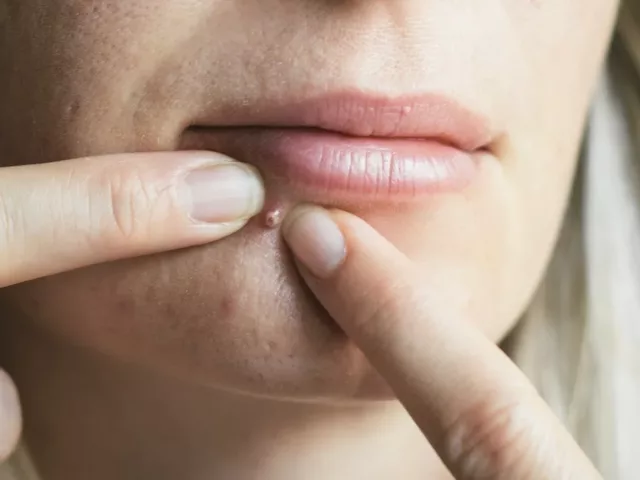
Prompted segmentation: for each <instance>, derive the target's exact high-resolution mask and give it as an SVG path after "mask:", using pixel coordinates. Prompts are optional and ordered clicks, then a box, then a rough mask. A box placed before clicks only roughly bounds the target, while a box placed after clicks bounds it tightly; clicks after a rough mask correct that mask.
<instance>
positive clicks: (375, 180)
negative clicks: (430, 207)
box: [181, 93, 496, 204]
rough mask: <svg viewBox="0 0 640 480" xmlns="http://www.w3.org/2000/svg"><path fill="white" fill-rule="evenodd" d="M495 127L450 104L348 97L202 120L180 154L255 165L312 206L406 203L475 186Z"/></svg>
mask: <svg viewBox="0 0 640 480" xmlns="http://www.w3.org/2000/svg"><path fill="white" fill-rule="evenodd" d="M222 121H223V122H224V126H223V125H221V122H222ZM216 123H217V125H216ZM489 125H490V124H489V122H488V121H487V120H486V119H485V118H483V117H482V116H481V115H479V114H477V113H475V112H472V111H470V110H468V109H465V108H464V107H462V106H461V105H459V104H458V103H456V102H455V101H453V100H451V99H449V98H447V97H444V96H439V95H422V96H412V97H404V98H396V99H388V98H386V97H379V96H369V95H363V94H360V93H358V94H356V93H342V94H337V95H330V96H324V97H321V98H314V99H311V100H306V101H301V102H297V103H290V104H284V105H283V104H277V105H276V104H274V105H261V106H259V107H258V106H255V108H254V109H253V111H251V110H250V109H247V108H240V109H238V111H236V112H233V113H231V114H229V116H228V117H227V118H225V119H221V120H216V122H213V121H211V120H208V119H206V118H203V119H197V121H196V122H195V123H194V124H193V126H191V127H189V128H188V129H187V130H186V131H185V134H184V135H183V139H182V144H181V148H184V149H204V150H213V151H216V152H219V153H223V154H225V155H228V156H230V157H232V158H234V159H236V160H238V161H241V162H244V163H249V164H252V165H255V166H256V167H257V168H258V169H259V170H261V171H262V173H263V174H264V175H265V178H267V179H269V180H274V182H272V183H275V184H277V185H278V186H279V187H281V186H284V187H285V188H286V189H287V191H288V192H296V193H299V196H300V197H302V198H304V200H306V201H314V202H320V203H324V204H337V203H345V202H346V203H350V202H363V201H366V202H376V201H380V202H389V201H392V202H393V201H400V202H402V201H412V200H414V199H416V198H418V197H422V196H424V195H432V194H434V193H439V192H451V191H456V190H461V189H464V188H465V187H466V186H467V185H468V184H469V183H470V182H472V181H473V179H474V178H475V176H476V174H477V172H478V169H479V167H480V164H481V163H482V162H483V161H484V160H486V159H487V157H492V154H491V145H492V144H493V142H494V141H495V139H496V134H495V133H494V132H493V131H492V129H491V128H490V126H489Z"/></svg>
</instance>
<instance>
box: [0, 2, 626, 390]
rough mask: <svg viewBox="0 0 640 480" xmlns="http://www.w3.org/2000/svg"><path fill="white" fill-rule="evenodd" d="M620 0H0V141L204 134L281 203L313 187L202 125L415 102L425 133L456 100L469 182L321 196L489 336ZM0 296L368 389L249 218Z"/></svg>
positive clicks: (537, 262) (282, 254) (374, 386)
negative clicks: (468, 153)
mask: <svg viewBox="0 0 640 480" xmlns="http://www.w3.org/2000/svg"><path fill="white" fill-rule="evenodd" d="M617 3H618V2H617V0H582V1H579V2H577V1H574V0H555V1H545V0H483V1H480V0H455V1H452V0H394V1H390V0H389V1H385V0H371V1H364V0H361V1H355V0H354V1H349V0H344V1H340V2H336V1H329V0H324V1H323V0H208V1H205V0H126V1H125V0H47V1H44V2H43V1H41V0H0V12H2V13H1V14H0V38H1V41H0V42H1V43H0V105H2V108H1V109H0V132H2V133H1V135H0V158H1V159H2V162H4V163H5V164H27V163H40V162H49V161H54V160H61V159H65V158H75V157H81V156H85V155H96V154H106V153H114V152H132V151H147V150H171V149H180V148H191V147H198V148H211V149H214V148H215V149H217V150H221V151H223V152H224V153H227V154H233V155H235V156H236V157H237V158H238V159H239V160H241V161H243V162H247V163H257V164H258V167H259V168H260V170H261V171H262V172H263V174H264V176H265V179H266V182H267V185H268V189H269V196H270V197H269V202H271V203H274V204H277V205H279V206H280V207H281V208H282V209H283V213H286V210H287V209H288V208H290V206H291V205H293V204H295V203H298V202H305V201H318V199H319V198H318V197H319V195H318V191H317V190H314V189H313V188H310V185H312V184H313V181H307V182H306V183H303V184H302V185H298V184H297V183H296V182H291V181H290V179H289V178H284V177H283V176H282V172H281V171H277V168H276V167H275V166H274V165H276V164H277V163H278V160H277V159H276V160H275V161H274V163H273V165H272V164H271V163H270V162H269V161H264V159H265V158H266V157H268V155H266V154H264V152H262V151H260V148H261V147H260V145H261V144H260V142H256V140H255V138H254V139H251V138H249V137H247V136H246V135H245V136H243V135H244V134H243V135H239V134H238V135H236V133H237V132H239V130H230V131H226V132H227V133H225V135H227V134H229V135H231V137H233V138H234V140H233V141H230V142H226V143H225V142H224V141H222V142H219V141H217V140H212V138H213V139H215V138H218V137H217V135H218V132H220V131H219V130H215V129H214V128H218V127H224V126H229V125H230V124H242V125H252V126H258V127H261V128H263V130H260V129H258V131H270V132H271V133H269V134H267V136H268V138H272V139H273V138H280V137H278V135H279V133H277V132H280V130H275V129H274V124H275V123H278V122H281V123H283V122H285V120H286V123H287V127H296V126H299V125H300V124H302V123H305V122H307V123H309V122H311V123H313V122H312V120H309V119H310V118H311V119H312V118H315V119H316V120H317V119H318V118H320V117H322V115H324V113H323V114H318V113H317V112H318V108H320V107H318V105H324V106H323V107H322V109H324V110H322V111H323V112H325V113H326V112H327V111H330V110H331V109H334V110H335V109H340V108H343V109H344V108H346V110H344V111H346V112H347V113H346V114H345V115H346V116H347V117H348V118H347V119H346V120H345V119H344V118H343V120H345V121H346V122H347V123H349V122H350V125H351V127H350V128H351V129H352V130H353V129H356V130H357V129H358V128H360V127H361V126H363V125H364V126H363V127H362V128H364V129H365V130H366V129H367V128H369V127H370V125H369V124H367V122H370V121H371V118H368V120H366V119H364V118H365V117H366V113H365V114H362V115H363V116H360V115H361V111H366V109H367V108H369V107H368V106H369V105H377V106H378V107H379V106H380V105H388V106H389V109H390V111H392V112H396V113H397V112H400V113H401V114H402V115H404V114H407V115H409V116H410V115H412V108H414V107H416V108H417V109H418V110H420V109H422V110H423V111H422V113H421V114H420V115H422V117H421V118H418V117H415V118H418V120H416V121H417V122H418V123H419V122H422V123H421V125H422V126H425V125H426V127H425V128H427V129H428V128H430V129H431V132H432V134H433V135H431V134H429V135H427V134H425V136H431V137H434V138H435V139H436V140H438V138H439V140H440V141H444V140H448V139H447V138H444V137H446V136H447V135H441V134H442V132H438V128H440V127H439V125H440V126H441V125H447V127H446V128H449V129H451V131H453V132H454V136H455V135H458V136H460V135H462V136H464V135H463V134H464V132H462V130H464V128H467V129H468V125H467V127H464V125H463V124H464V123H465V122H466V121H468V120H469V118H471V117H473V119H474V120H473V122H475V123H474V125H475V127H474V128H476V127H477V128H476V131H473V132H471V133H470V134H471V135H476V136H477V134H478V132H477V130H478V129H481V130H483V131H484V132H485V136H486V138H487V141H486V142H484V143H483V144H482V145H480V146H482V147H483V148H484V149H483V152H484V153H482V152H476V153H474V166H473V171H474V174H473V175H471V176H470V178H469V182H468V184H465V185H464V186H460V185H458V186H457V187H455V188H448V189H444V190H437V189H436V190H437V191H436V190H434V189H431V190H430V191H429V192H427V193H426V194H421V195H418V196H415V197H414V196H412V195H408V196H404V197H401V196H397V195H396V196H394V195H389V196H383V197H379V196H378V197H375V196H372V195H368V194H365V195H357V194H355V195H352V194H346V195H345V194H344V192H343V191H342V192H341V191H339V189H338V190H336V189H331V188H329V189H327V190H326V192H325V194H324V195H321V196H320V197H321V198H322V200H324V201H325V202H326V203H328V204H331V205H335V206H337V207H341V208H345V209H348V210H350V211H352V212H355V213H357V214H359V215H361V216H362V217H364V218H365V219H366V220H367V221H369V222H370V223H372V224H373V225H374V226H375V227H376V228H378V229H379V231H381V232H382V233H383V234H384V235H386V236H387V237H388V238H389V239H390V240H391V241H392V242H394V243H395V244H396V245H397V247H398V248H400V249H401V250H402V251H403V252H404V253H406V255H407V256H408V257H410V258H411V259H412V260H413V262H414V263H415V265H416V266H417V267H418V268H419V269H420V271H422V272H423V280H424V282H425V283H427V284H428V285H429V286H430V288H431V289H432V291H433V293H434V295H437V296H438V297H439V298H445V299H447V301H448V302H450V303H451V305H452V306H453V307H455V308H456V309H458V310H459V311H461V312H467V313H468V316H469V318H471V319H472V320H473V321H475V322H477V324H478V325H479V326H480V327H481V328H482V329H483V330H485V331H486V332H487V334H488V335H490V336H491V337H492V338H493V339H495V340H496V341H499V340H500V339H501V338H502V337H503V336H504V335H505V333H506V332H507V330H508V329H509V328H510V327H511V326H512V325H513V324H514V322H515V321H516V319H517V318H518V316H519V314H520V313H521V312H522V310H523V308H524V307H525V306H526V304H527V302H528V300H529V298H530V296H531V294H532V291H533V290H534V289H535V287H536V284H537V282H538V281H539V278H540V276H541V274H542V272H543V270H544V267H545V264H546V261H547V258H548V256H549V254H550V251H551V249H552V247H553V243H554V240H555V237H556V234H557V230H558V226H559V223H560V221H561V217H562V214H563V208H564V205H565V201H566V198H567V195H568V191H569V189H570V185H571V183H572V176H573V171H574V167H575V162H576V157H577V150H578V147H579V144H580V140H581V133H582V130H583V126H584V121H585V116H586V112H587V108H588V103H589V99H590V96H591V95H592V92H593V88H594V85H595V83H596V80H597V76H598V71H599V68H600V67H601V61H602V58H603V56H604V53H605V50H606V47H607V44H608V41H609V36H610V33H611V30H612V26H613V22H614V16H615V13H616V9H617ZM345 99H346V100H345ZM403 102H405V103H406V105H404V104H403ZM310 105H312V106H310ZM327 105H329V106H328V107H327ZM344 105H347V107H344ZM452 105H456V106H457V107H456V108H455V109H453V110H452V107H451V106H452ZM378 107H375V108H378ZM305 109H307V110H305ZM309 109H311V110H313V111H314V112H315V113H313V112H312V113H309V112H310V111H311V110H309ZM314 109H315V110H314ZM454 110H455V111H454ZM459 110H464V112H463V113H462V114H460V112H459ZM372 111H373V110H372ZM376 112H378V110H376ZM456 112H457V113H456ZM465 112H466V113H465ZM334 113H335V112H334ZM378 113H379V112H378ZM458 114H460V115H458ZM314 115H315V117H314ZM376 115H377V113H376ZM322 118H324V117H322ZM415 118H414V119H415ZM434 119H435V120H434ZM334 120H335V119H334ZM323 121H324V120H323ZM412 121H413V120H412ZM327 122H328V120H327ZM365 124H366V125H365ZM191 126H205V127H212V128H211V129H210V130H209V133H206V132H205V131H204V130H203V129H200V130H193V129H190V130H189V131H186V130H187V129H188V128H189V127H191ZM314 126H326V125H314ZM371 128H372V129H373V130H376V128H377V127H371ZM416 128H417V127H416ZM268 129H271V130H268ZM472 130H473V129H472ZM273 132H276V135H275V137H274V135H273ZM287 132H288V133H287V135H289V134H291V135H293V137H295V138H298V137H296V135H298V133H299V130H296V129H295V128H290V129H288V130H287ZM455 132H457V133H455ZM461 132H462V133H461ZM374 133H375V132H374ZM404 133H406V132H404ZM467 133H469V132H467ZM314 134H315V133H311V134H310V135H314ZM386 134H390V133H389V132H386ZM209 135H211V136H209ZM234 135H236V136H234ZM269 135H271V136H270V137H269ZM223 136H224V135H223ZM410 136H411V135H410ZM418 136H420V135H418ZM436 137H437V138H436ZM287 138H289V137H287ZM314 138H315V137H314ZM318 138H320V137H318ZM456 138H457V137H456ZM333 140H335V138H334V139H333ZM333 140H332V141H333ZM360 140H362V139H360ZM454 140H455V139H454ZM458 140H460V139H459V138H458ZM245 141H246V143H243V142H245ZM314 141H317V138H316V140H314ZM384 141H385V142H391V143H387V144H389V145H395V144H393V142H394V141H395V140H388V139H386V140H384ZM320 143H322V142H320ZM449 143H456V142H455V141H454V142H449ZM387 144H385V145H387ZM256 145H257V147H256ZM393 148H394V147H393V146H392V147H391V149H392V150H393ZM458 148H459V149H462V148H463V147H462V146H460V145H458ZM276 151H279V150H277V149H276ZM487 152H488V153H487ZM301 155H302V154H301ZM302 157H304V155H302ZM304 158H306V157H304ZM303 166H304V165H303ZM310 171H311V172H312V173H313V169H311V170H310ZM307 180H309V179H308V178H307ZM311 180H313V179H311ZM316 186H317V185H316ZM356 193H357V192H356ZM2 296H3V302H4V303H5V306H8V307H9V308H11V309H12V310H15V311H18V312H21V313H22V314H23V315H24V318H23V320H22V321H24V320H25V319H29V320H31V321H33V322H34V323H35V324H36V325H38V326H41V327H46V329H47V330H49V331H53V332H55V333H58V334H62V335H63V338H65V339H67V341H70V342H74V343H80V344H82V345H84V346H88V347H89V348H92V349H95V350H98V351H100V352H102V353H107V354H108V355H111V356H113V357H115V358H118V359H121V360H126V361H129V362H131V361H133V362H135V363H138V364H140V365H144V366H148V367H152V368H154V369H155V370H156V371H158V370H159V371H165V372H170V373H171V374H172V375H178V376H181V377H184V378H188V379H189V380H190V381H195V382H198V383H202V384H207V385H214V386H221V387H225V388H232V389H236V390H242V391H246V392H252V393H258V394H268V395H276V396H294V397H307V398H311V397H316V398H317V397H323V398H325V399H327V398H330V399H339V398H347V397H363V396H364V397H366V396H371V395H373V396H376V395H379V394H382V392H383V390H384V389H383V387H382V386H381V385H378V380H377V377H376V376H375V375H374V374H372V373H371V371H370V369H369V366H368V365H367V364H366V362H364V361H363V359H362V357H361V356H360V354H359V353H358V351H357V350H356V349H355V348H354V347H353V345H352V344H350V342H349V341H348V340H347V338H346V337H345V336H344V335H343V334H342V332H341V331H340V330H339V329H338V328H337V327H336V326H335V325H334V324H333V323H332V321H331V320H330V319H329V318H327V316H326V314H325V312H324V311H323V310H322V309H321V308H320V307H319V306H318V304H317V303H316V302H315V301H314V299H313V298H312V296H311V295H310V294H309V292H308V291H307V290H306V289H305V287H304V286H303V284H302V283H301V281H300V279H299V277H298V276H297V275H296V271H295V268H294V267H293V265H292V263H291V260H290V257H289V255H288V253H287V250H286V249H285V248H284V246H283V244H282V242H281V241H280V238H279V232H278V229H277V228H275V229H268V228H265V226H264V222H263V219H261V218H258V219H256V220H255V221H254V222H253V223H252V224H251V225H249V226H248V227H247V228H246V229H245V230H243V231H242V232H240V233H239V234H236V235H234V236H233V237H231V238H228V239H226V240H224V241H222V242H219V243H216V244H212V245H208V246H204V247H199V248H193V249H187V250H183V251H178V252H172V253H165V254H162V255H157V256H153V257H147V258H139V259H134V260H127V261H121V262H115V263H111V264H108V265H101V266H95V267H91V268H87V269H84V270H81V271H77V272H73V273H70V274H65V275H59V276H56V277H51V278H48V279H44V280H40V281H36V282H32V283H29V284H25V285H21V286H19V287H16V288H13V289H10V290H6V291H4V292H3V295H2ZM424 345H425V348H429V339H428V338H425V339H424Z"/></svg>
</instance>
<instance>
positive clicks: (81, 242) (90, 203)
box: [0, 152, 264, 462]
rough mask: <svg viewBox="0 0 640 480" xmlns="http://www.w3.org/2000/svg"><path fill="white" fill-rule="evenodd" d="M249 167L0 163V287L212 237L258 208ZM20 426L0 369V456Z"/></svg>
mask: <svg viewBox="0 0 640 480" xmlns="http://www.w3.org/2000/svg"><path fill="white" fill-rule="evenodd" d="M263 201H264V189H263V186H262V181H261V180H260V178H259V176H258V174H257V172H256V171H255V170H254V169H253V168H251V167H248V166H246V165H241V164H239V163H237V162H233V161H232V160H231V159H229V158H228V157H225V156H223V155H219V154H215V153H210V152H170V153H153V154H151V153H144V154H131V155H114V156H109V157H96V158H84V159H79V160H69V161H64V162H58V163H48V164H43V165H29V166H23V167H10V168H0V266H1V267H0V288H2V287H6V286H9V285H13V284H16V283H20V282H25V281H28V280H33V279H35V278H38V277H44V276H47V275H52V274H55V273H60V272H63V271H67V270H72V269H76V268H80V267H85V266H88V265H92V264H95V263H101V262H107V261H111V260H117V259H122V258H126V257H132V256H140V255H145V254H150V253H155V252H160V251H165V250H172V249H178V248H182V247H188V246H193V245H198V244H204V243H208V242H212V241H214V240H218V239H220V238H222V237H225V236H227V235H230V234H231V233H233V232H235V231H237V230H239V229H240V228H242V227H243V226H244V225H245V224H246V223H247V221H248V219H249V218H250V217H252V216H253V215H255V214H256V213H258V212H259V211H260V210H261V209H262V204H263ZM20 430H21V415H20V407H19V401H18V396H17V394H16V390H15V387H14V386H13V383H12V382H11V380H10V379H9V377H8V376H7V375H6V374H5V373H3V372H2V371H0V462H1V461H2V460H3V459H5V458H6V457H7V456H8V455H9V454H10V453H11V451H12V450H13V449H14V448H15V445H16V442H17V440H18V437H19V434H20Z"/></svg>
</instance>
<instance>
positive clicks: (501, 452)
mask: <svg viewBox="0 0 640 480" xmlns="http://www.w3.org/2000/svg"><path fill="white" fill-rule="evenodd" d="M527 404H528V400H527V398H518V399H514V400H512V401H506V402H496V400H495V399H494V398H488V399H485V400H482V401H480V402H477V403H475V404H474V405H473V406H472V407H469V408H467V409H465V410H464V411H463V412H462V413H461V414H460V415H458V416H457V417H456V419H455V421H454V422H452V424H451V425H450V426H449V427H448V428H446V429H445V435H444V451H445V452H446V456H447V458H448V460H449V461H450V463H451V465H454V466H455V468H456V470H457V473H458V474H459V475H460V476H461V478H464V479H476V478H492V479H503V478H504V479H507V478H508V479H515V478H517V479H526V478H528V476H527V468H528V465H527V463H526V462H525V461H524V458H525V455H526V453H528V448H527V445H529V444H530V439H529V438H528V436H529V432H530V428H529V426H530V422H531V420H530V419H528V417H527V414H526V413H525V412H527V411H528V409H527V407H526V405H527Z"/></svg>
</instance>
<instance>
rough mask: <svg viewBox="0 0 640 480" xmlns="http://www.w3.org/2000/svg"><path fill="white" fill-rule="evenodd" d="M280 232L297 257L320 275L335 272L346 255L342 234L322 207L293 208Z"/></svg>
mask: <svg viewBox="0 0 640 480" xmlns="http://www.w3.org/2000/svg"><path fill="white" fill-rule="evenodd" d="M283 235H284V238H285V240H286V242H287V244H288V245H289V247H290V248H291V250H292V251H293V254H294V255H295V256H296V258H297V259H298V261H299V262H300V263H302V265H304V266H305V267H306V268H308V269H309V271H311V273H313V274H314V275H316V276H317V277H320V278H328V277H330V276H331V275H332V274H333V273H335V271H336V270H337V269H338V268H339V267H340V265H341V264H342V263H343V262H344V260H345V258H346V256H347V247H346V242H345V239H344V235H343V234H342V232H341V231H340V228H339V227H338V225H337V224H336V223H335V222H334V221H333V219H332V218H331V215H330V214H329V212H327V211H326V210H324V209H322V208H318V207H298V208H297V209H295V210H294V211H293V212H291V213H290V214H289V216H288V217H287V218H286V219H285V222H284V225H283Z"/></svg>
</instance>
